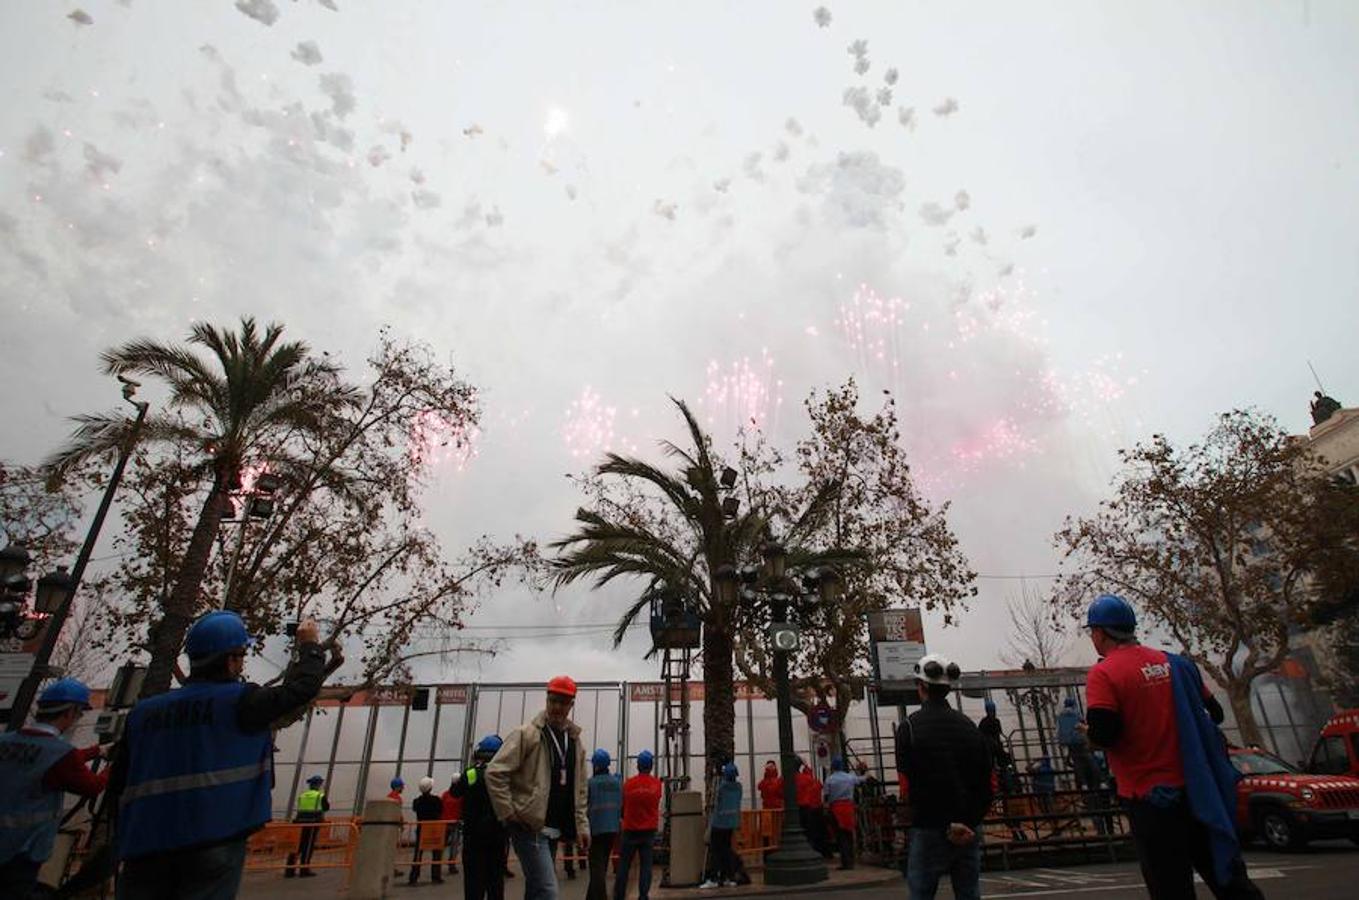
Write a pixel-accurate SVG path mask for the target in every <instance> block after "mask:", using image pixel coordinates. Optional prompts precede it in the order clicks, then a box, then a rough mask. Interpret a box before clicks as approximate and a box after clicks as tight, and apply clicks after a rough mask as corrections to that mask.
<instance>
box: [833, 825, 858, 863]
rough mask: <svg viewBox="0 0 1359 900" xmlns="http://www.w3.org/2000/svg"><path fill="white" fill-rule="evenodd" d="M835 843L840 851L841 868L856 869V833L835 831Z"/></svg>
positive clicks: (843, 830)
mask: <svg viewBox="0 0 1359 900" xmlns="http://www.w3.org/2000/svg"><path fill="white" fill-rule="evenodd" d="M835 843H836V844H837V845H838V846H839V849H840V868H842V869H852V868H854V832H852V831H846V830H845V829H843V828H837V829H835Z"/></svg>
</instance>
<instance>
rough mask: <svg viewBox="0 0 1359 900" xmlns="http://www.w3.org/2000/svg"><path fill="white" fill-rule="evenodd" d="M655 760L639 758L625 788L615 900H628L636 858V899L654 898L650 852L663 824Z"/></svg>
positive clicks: (649, 756)
mask: <svg viewBox="0 0 1359 900" xmlns="http://www.w3.org/2000/svg"><path fill="white" fill-rule="evenodd" d="M655 764H656V757H655V755H654V754H653V753H652V752H651V751H650V750H643V751H642V752H641V753H638V754H637V774H636V775H634V776H632V777H631V778H629V779H628V780H627V781H626V782H624V784H623V838H622V841H621V843H620V846H619V849H618V877H617V878H616V879H614V883H613V900H627V897H628V873H629V869H630V868H631V866H632V858H633V856H636V857H637V896H638V897H640V898H641V900H650V898H651V850H652V848H653V847H654V846H655V844H656V830H657V829H658V828H659V827H660V823H661V794H662V793H663V792H664V786H663V785H662V784H661V780H660V779H659V778H657V777H656V776H655V775H652V774H651V770H652V768H653V767H654V766H655Z"/></svg>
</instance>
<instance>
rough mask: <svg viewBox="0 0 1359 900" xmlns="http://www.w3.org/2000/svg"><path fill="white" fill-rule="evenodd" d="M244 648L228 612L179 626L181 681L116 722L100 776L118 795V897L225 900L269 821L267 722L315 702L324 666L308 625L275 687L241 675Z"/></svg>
mask: <svg viewBox="0 0 1359 900" xmlns="http://www.w3.org/2000/svg"><path fill="white" fill-rule="evenodd" d="M253 643H254V641H253V640H252V639H251V638H250V636H249V635H248V634H247V633H246V629H245V623H244V622H242V621H241V617H240V616H239V615H237V614H236V613H234V612H230V611H226V610H219V611H216V612H211V613H208V614H207V615H205V616H203V617H202V618H200V619H198V620H197V621H195V622H194V623H193V625H191V626H190V627H189V633H188V635H187V637H186V639H185V642H184V649H185V652H186V653H187V654H188V656H189V666H190V670H189V677H188V679H187V681H186V682H185V683H184V685H183V686H182V687H179V688H176V689H174V690H171V691H168V692H166V693H164V694H158V695H156V696H154V697H150V698H147V699H145V700H142V701H141V702H140V703H138V704H137V705H136V706H135V707H134V708H133V710H132V712H131V713H130V714H129V715H128V718H127V727H126V730H125V734H126V738H125V739H124V741H123V747H122V750H121V751H120V752H119V754H118V755H117V758H116V760H115V762H114V773H113V776H112V779H111V784H112V785H113V786H117V787H120V788H121V798H120V805H119V812H118V836H117V854H118V858H119V859H120V860H121V861H122V864H123V865H122V872H121V874H120V876H119V884H118V892H119V893H118V896H119V897H120V898H124V900H142V898H150V897H154V898H161V897H190V896H192V897H234V896H235V895H236V891H237V890H238V889H239V887H240V882H241V872H242V869H243V868H244V866H245V854H246V839H247V838H248V837H249V836H250V835H251V834H253V833H254V832H256V831H258V830H259V829H260V828H262V827H264V824H265V823H266V822H268V821H269V818H270V790H271V787H272V784H273V746H274V742H273V733H272V731H271V730H270V728H271V725H272V723H273V722H275V721H276V720H278V719H280V718H283V717H286V716H290V715H295V714H296V713H297V712H298V711H299V710H301V709H303V708H304V707H305V706H306V705H307V704H308V703H310V702H311V701H312V700H313V699H315V697H316V694H317V693H318V692H319V691H320V690H321V683H322V681H323V680H324V679H325V671H326V657H325V653H324V652H323V651H322V650H321V647H320V645H319V644H318V643H317V629H316V623H315V622H314V621H312V620H311V619H307V620H305V621H303V622H302V623H300V624H299V625H298V626H297V636H296V661H295V662H294V663H293V664H292V665H290V666H289V667H288V670H287V671H286V672H285V673H284V676H283V681H282V683H281V684H278V685H276V686H273V687H260V686H258V685H254V684H248V683H246V682H245V681H243V680H242V678H241V673H242V672H243V671H244V669H245V656H246V651H247V650H248V649H249V648H250V646H251V645H252V644H253ZM332 652H336V654H337V659H338V651H332Z"/></svg>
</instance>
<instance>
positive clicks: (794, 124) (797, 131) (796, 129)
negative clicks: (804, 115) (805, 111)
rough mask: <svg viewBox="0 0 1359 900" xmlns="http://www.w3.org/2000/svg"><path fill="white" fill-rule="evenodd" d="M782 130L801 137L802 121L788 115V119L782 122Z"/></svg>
mask: <svg viewBox="0 0 1359 900" xmlns="http://www.w3.org/2000/svg"><path fill="white" fill-rule="evenodd" d="M783 130H784V131H786V132H788V133H789V134H791V135H792V136H793V137H802V123H801V122H799V121H798V120H797V119H794V118H793V117H792V116H789V117H788V120H787V121H785V122H784V123H783Z"/></svg>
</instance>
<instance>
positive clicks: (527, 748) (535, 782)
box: [486, 712, 590, 836]
mask: <svg viewBox="0 0 1359 900" xmlns="http://www.w3.org/2000/svg"><path fill="white" fill-rule="evenodd" d="M546 728H547V713H546V712H540V713H538V715H536V716H534V717H533V721H532V722H528V723H526V724H524V725H520V726H519V727H518V728H516V729H514V730H513V731H511V732H510V733H509V734H508V735H507V736H506V737H505V742H504V743H503V744H502V745H501V747H500V752H498V753H496V755H495V759H492V760H491V762H490V764H489V765H487V766H486V791H487V793H489V794H490V795H491V806H493V807H494V808H495V814H496V817H497V818H498V819H500V821H502V822H505V823H511V822H518V823H519V824H521V825H525V826H527V827H528V828H529V830H530V831H533V832H537V831H539V830H541V829H542V827H543V823H544V822H546V821H547V793H548V788H549V787H550V785H549V783H548V782H549V781H550V780H551V778H552V750H551V748H549V747H548V741H550V740H551V738H550V737H548V735H547V732H546V730H545V729H546ZM566 734H567V738H568V740H570V742H571V749H572V750H573V751H574V752H575V755H576V776H575V777H576V784H575V788H576V797H575V813H576V834H578V835H587V836H588V835H589V834H590V819H589V817H588V815H587V813H588V811H589V810H588V804H589V800H588V799H587V797H588V794H587V791H588V788H589V783H590V768H589V763H588V762H587V761H586V759H585V745H584V744H583V743H582V742H581V739H580V726H579V725H577V724H576V723H575V722H567V723H566Z"/></svg>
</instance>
